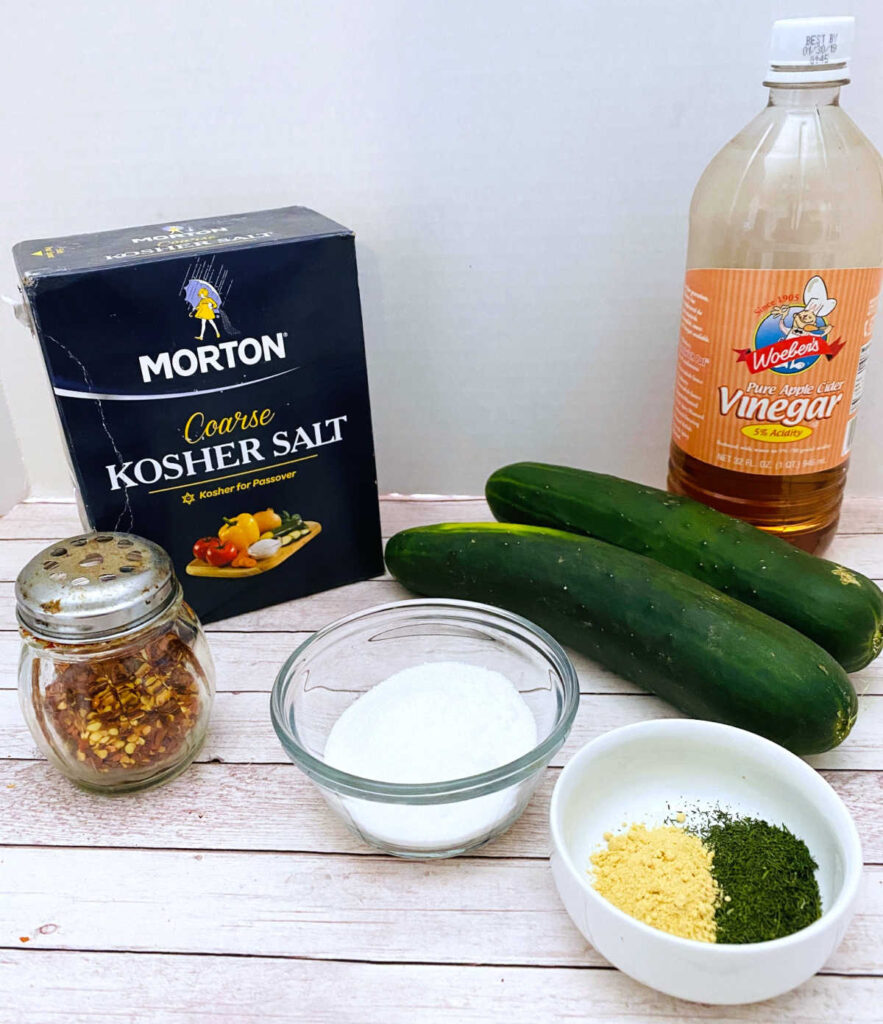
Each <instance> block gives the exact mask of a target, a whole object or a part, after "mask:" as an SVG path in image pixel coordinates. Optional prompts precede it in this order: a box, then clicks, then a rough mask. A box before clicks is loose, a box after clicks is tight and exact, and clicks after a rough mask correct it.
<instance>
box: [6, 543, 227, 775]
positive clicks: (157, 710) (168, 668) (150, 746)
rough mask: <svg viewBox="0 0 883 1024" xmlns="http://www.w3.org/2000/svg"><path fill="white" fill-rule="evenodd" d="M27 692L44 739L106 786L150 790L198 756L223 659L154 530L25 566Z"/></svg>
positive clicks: (19, 585) (22, 682) (28, 717)
mask: <svg viewBox="0 0 883 1024" xmlns="http://www.w3.org/2000/svg"><path fill="white" fill-rule="evenodd" d="M15 600H16V614H17V617H18V622H19V625H20V632H21V637H22V647H21V658H20V661H19V677H18V678H19V682H18V689H19V699H20V701H21V707H22V712H23V714H24V717H25V721H26V722H27V725H28V728H29V729H30V731H31V734H32V735H33V737H34V739H35V741H36V743H37V746H38V747H39V748H40V750H41V751H42V752H43V753H44V754H45V755H46V756H47V757H48V759H49V760H50V761H51V762H52V764H54V765H55V766H56V767H57V768H58V769H59V770H60V771H61V772H63V773H64V774H65V775H66V776H67V777H68V778H69V779H71V780H72V781H73V782H75V783H77V784H78V785H80V786H82V787H84V788H86V789H90V790H93V791H96V792H102V793H122V792H130V791H132V790H136V789H144V788H146V787H147V786H154V785H157V784H159V783H161V782H166V781H167V780H169V779H171V778H173V777H174V776H175V775H177V774H178V773H179V772H180V771H182V770H183V769H184V768H186V767H187V765H189V764H190V763H191V761H192V760H193V758H194V757H195V756H196V753H197V751H198V750H199V748H200V746H201V745H202V741H203V740H204V738H205V733H206V728H207V726H208V720H209V715H210V713H211V706H212V701H213V700H214V667H213V665H212V658H211V653H210V652H209V649H208V644H207V643H206V639H205V635H204V634H203V631H202V627H201V626H200V624H199V620H198V619H197V617H196V614H195V613H194V612H193V610H192V609H191V608H190V606H189V605H188V604H187V603H186V602H185V601H184V599H183V596H182V593H181V585H180V584H179V583H178V580H177V578H176V576H175V573H174V570H173V568H172V563H171V560H170V559H169V556H168V555H167V554H166V552H165V551H164V550H163V549H162V548H161V547H159V546H158V545H156V544H153V543H152V542H151V541H148V540H145V539H144V538H143V537H136V536H135V535H133V534H126V533H87V534H83V535H81V536H79V537H71V538H70V539H68V540H65V541H62V542H61V543H59V544H52V545H50V546H49V547H48V548H45V549H44V550H43V551H41V552H40V553H39V554H38V555H36V556H35V557H34V558H32V559H31V561H30V562H28V564H27V565H26V566H25V567H24V569H22V571H21V573H19V576H18V580H17V581H16V584H15Z"/></svg>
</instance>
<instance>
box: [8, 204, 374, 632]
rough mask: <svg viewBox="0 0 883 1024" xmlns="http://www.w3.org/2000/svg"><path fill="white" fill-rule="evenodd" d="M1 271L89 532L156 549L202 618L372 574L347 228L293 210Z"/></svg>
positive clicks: (126, 240) (85, 240) (355, 293)
mask: <svg viewBox="0 0 883 1024" xmlns="http://www.w3.org/2000/svg"><path fill="white" fill-rule="evenodd" d="M14 255H15V261H16V265H17V267H18V272H19V276H20V278H21V289H22V293H23V295H24V299H25V308H26V312H27V314H28V315H29V318H30V322H31V326H32V328H33V331H34V333H35V334H36V336H37V338H38V339H39V342H40V345H41V347H42V350H43V357H44V359H45V362H46V367H47V369H48V373H49V381H50V385H51V387H52V391H53V393H54V397H55V402H56V406H57V409H58V415H59V418H60V421H61V426H62V429H63V431H64V435H65V438H66V440H67V446H68V451H69V456H70V463H71V468H72V471H73V474H74V477H75V482H76V486H77V491H78V495H79V499H80V504H81V511H82V513H83V516H84V519H85V520H86V521H87V523H88V525H89V526H90V527H91V528H93V529H96V530H124V531H129V532H132V533H136V534H141V535H142V536H144V537H147V538H149V539H150V540H153V541H156V542H157V543H158V544H161V545H162V546H163V547H164V548H165V549H166V550H167V551H168V552H169V554H170V555H171V557H172V559H173V561H174V564H175V569H176V572H177V574H178V578H179V579H180V580H181V582H182V584H183V587H184V593H185V596H186V598H187V600H188V601H189V602H190V603H191V604H192V605H193V607H194V608H195V609H196V611H197V612H198V614H199V615H200V617H201V618H202V619H203V620H204V621H212V620H214V619H221V618H226V617H228V616H231V615H237V614H240V613H242V612H246V611H250V610H253V609H255V608H260V607H262V606H264V605H270V604H275V603H277V602H280V601H285V600H288V599H289V598H294V597H299V596H302V595H304V594H309V593H313V592H315V591H318V590H324V589H327V588H329V587H336V586H339V585H341V584H344V583H350V582H353V581H356V580H361V579H366V578H368V577H371V576H375V575H377V574H378V573H381V572H382V571H383V561H382V553H381V542H380V524H379V513H378V504H377V484H376V476H375V469H374V446H373V440H372V432H371V413H370V406H369V400H368V381H367V375H366V370H365V350H364V341H363V336H362V317H361V309H360V305H359V286H358V279H357V275H356V256H355V242H354V237H353V234H352V232H351V231H349V230H347V229H346V228H344V227H341V226H340V225H339V224H335V223H334V222H333V221H331V220H328V219H327V218H325V217H322V216H320V215H319V214H317V213H314V212H313V211H312V210H308V209H305V208H303V207H291V208H288V209H282V210H268V211H264V212H260V213H248V214H242V215H237V216H227V217H218V218H214V219H207V220H195V221H189V222H181V223H176V224H160V225H150V226H148V227H140V228H129V229H125V230H121V231H105V232H101V233H98V234H89V235H75V236H72V237H67V238H41V239H38V240H35V241H30V242H22V243H20V244H19V245H17V246H15V249H14ZM133 564H134V568H133V570H132V571H137V564H136V563H134V562H133Z"/></svg>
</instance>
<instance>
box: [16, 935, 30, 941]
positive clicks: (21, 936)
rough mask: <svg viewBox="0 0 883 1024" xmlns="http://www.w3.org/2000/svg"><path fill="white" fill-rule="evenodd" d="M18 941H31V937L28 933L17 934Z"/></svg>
mask: <svg viewBox="0 0 883 1024" xmlns="http://www.w3.org/2000/svg"><path fill="white" fill-rule="evenodd" d="M18 941H19V942H30V941H31V937H30V935H19V937H18Z"/></svg>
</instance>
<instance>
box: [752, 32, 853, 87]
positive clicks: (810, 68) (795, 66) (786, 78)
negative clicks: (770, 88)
mask: <svg viewBox="0 0 883 1024" xmlns="http://www.w3.org/2000/svg"><path fill="white" fill-rule="evenodd" d="M854 35H855V18H851V17H838V18H784V19H783V20H781V21H776V22H774V23H773V34H772V39H771V40H770V70H769V73H768V75H767V79H766V81H767V83H772V84H775V83H779V82H780V83H783V84H788V83H794V84H801V83H807V84H811V85H820V84H822V83H823V82H848V81H849V58H850V56H851V53H852V40H853V36H854ZM765 84H766V83H765Z"/></svg>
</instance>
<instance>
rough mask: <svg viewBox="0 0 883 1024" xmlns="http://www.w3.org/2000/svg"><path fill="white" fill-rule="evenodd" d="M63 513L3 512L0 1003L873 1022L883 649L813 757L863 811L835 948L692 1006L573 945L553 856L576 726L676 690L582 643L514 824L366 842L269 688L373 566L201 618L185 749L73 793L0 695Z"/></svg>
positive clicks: (5, 1021)
mask: <svg viewBox="0 0 883 1024" xmlns="http://www.w3.org/2000/svg"><path fill="white" fill-rule="evenodd" d="M488 518H490V516H489V514H488V511H487V507H486V506H485V504H484V502H483V501H481V500H479V499H455V500H414V499H411V500H407V499H401V498H391V499H386V500H384V502H383V525H384V535H385V536H389V535H390V534H391V533H394V532H395V531H396V530H398V529H400V528H402V527H405V526H412V525H416V524H418V523H429V522H438V521H442V520H464V521H468V520H482V519H488ZM79 529H80V527H79V524H78V521H77V518H76V514H75V511H74V508H73V506H72V505H69V504H38V503H31V502H26V503H24V504H22V505H19V506H17V507H16V508H15V509H13V511H12V512H10V513H9V514H8V515H7V516H5V517H3V518H2V519H0V615H2V619H0V649H2V658H0V776H2V777H0V801H2V805H0V1022H2V1024H50V1022H53V1021H58V1022H64V1024H81V1022H82V1024H94V1022H95V1021H101V1022H102V1024H185V1022H187V1024H191V1022H199V1024H214V1022H219V1024H251V1022H254V1024H266V1022H268V1021H271V1022H272V1021H275V1022H291V1021H298V1022H304V1024H320V1022H333V1024H342V1022H354V1024H355V1022H358V1024H370V1022H378V1024H423V1022H432V1021H436V1020H444V1021H449V1022H460V1021H464V1022H473V1024H474V1022H484V1021H501V1022H505V1024H521V1022H524V1024H547V1022H551V1021H556V1020H569V1019H574V1020H580V1021H604V1022H605V1024H611V1022H617V1021H631V1022H640V1024H649V1022H661V1021H665V1022H666V1024H673V1022H678V1021H687V1020H719V1021H759V1022H764V1024H771V1022H773V1021H775V1022H777V1024H778V1022H780V1021H813V1022H824V1024H829V1022H834V1021H839V1022H845V1021H880V1020H883V799H881V798H883V658H881V659H880V662H878V664H877V666H876V667H875V666H872V667H870V668H869V669H866V670H865V671H864V672H862V673H860V674H859V675H857V676H855V677H854V678H855V682H856V685H857V689H858V690H859V692H860V694H862V696H861V701H860V704H861V710H860V713H859V719H858V724H857V725H856V727H855V729H854V730H853V733H852V735H851V736H850V737H849V738H848V739H847V741H846V742H845V743H844V744H843V745H842V746H841V747H840V748H838V749H837V750H835V751H831V752H829V753H827V754H823V755H821V756H819V757H816V758H813V759H811V760H812V762H813V763H814V764H815V765H816V767H818V768H819V769H820V770H821V771H822V773H823V774H824V776H825V778H827V779H828V780H829V782H830V783H831V784H832V785H833V786H834V788H835V789H836V790H837V792H838V793H839V794H840V795H841V796H842V797H843V799H844V800H845V801H846V803H847V805H848V806H849V808H850V809H851V811H852V813H853V815H854V816H855V819H856V821H857V823H858V827H859V832H860V833H861V837H862V843H863V845H864V851H865V859H866V862H867V867H866V873H865V879H864V890H863V893H862V899H861V905H860V909H859V912H858V914H857V916H856V919H855V921H854V923H853V925H852V927H851V928H850V929H849V932H848V934H847V937H846V939H845V941H844V943H843V945H842V946H841V948H840V949H839V950H838V952H837V953H836V954H835V955H834V956H833V957H832V959H831V961H830V963H829V964H828V965H827V966H826V968H825V970H824V972H823V973H822V974H820V975H818V976H817V977H816V978H814V979H813V980H811V981H810V982H809V983H808V984H806V985H804V986H803V987H802V988H801V989H799V990H798V991H796V992H794V993H791V994H790V995H787V996H785V997H783V998H781V999H779V1000H776V1001H775V1002H773V1003H765V1004H761V1005H757V1006H747V1007H731V1008H714V1007H706V1006H698V1005H693V1004H689V1003H682V1002H679V1001H677V1000H674V999H670V998H667V997H665V996H660V995H658V994H656V993H655V992H653V991H651V990H650V989H647V988H644V987H643V986H641V985H639V984H637V983H635V982H633V981H631V980H630V979H629V978H627V977H625V976H624V975H622V974H620V973H619V972H618V971H616V970H613V969H612V968H610V967H609V966H608V965H607V964H606V963H605V962H604V961H603V960H602V959H601V958H600V957H599V956H598V955H597V954H596V953H595V952H594V951H593V950H592V949H591V948H589V947H587V945H586V943H585V941H584V940H583V938H582V936H581V935H580V933H579V932H578V931H577V930H576V928H574V927H573V925H572V924H571V923H570V920H569V919H568V917H567V915H566V914H565V912H564V910H563V909H562V907H561V905H560V904H559V901H558V898H557V895H556V893H555V890H554V887H553V884H552V878H551V875H550V872H549V867H548V861H547V857H548V853H549V842H548V835H547V828H546V815H547V806H548V799H549V794H550V792H551V789H552V785H553V784H554V782H555V779H556V778H557V776H558V772H559V771H560V767H561V765H562V764H563V763H564V762H565V761H566V760H567V759H568V758H569V756H570V755H571V753H572V752H573V751H574V750H576V749H577V748H578V747H579V746H580V745H582V744H583V743H585V742H586V740H588V739H589V738H591V737H593V736H597V735H599V734H601V733H603V732H605V731H606V730H608V729H611V728H613V727H614V726H618V725H623V724H625V723H627V722H634V721H638V720H641V719H646V718H656V717H661V716H669V717H671V716H674V715H675V712H673V711H672V709H671V708H669V707H668V706H667V705H665V704H664V703H662V702H661V701H659V700H657V699H656V698H654V697H651V696H648V695H645V694H643V693H641V692H640V691H639V690H638V689H637V688H636V687H634V686H632V685H631V684H629V683H626V682H623V681H622V680H620V679H618V678H616V677H614V676H611V675H609V674H606V673H604V672H602V671H601V670H599V669H597V668H596V667H594V666H593V665H591V663H589V662H587V661H586V660H585V659H584V658H580V657H578V656H577V657H576V658H575V661H576V664H577V667H578V669H579V671H580V678H581V688H582V702H581V707H580V711H579V715H578V717H577V719H576V724H575V726H574V729H573V732H572V734H571V737H570V739H569V741H568V742H567V744H566V746H565V747H564V749H563V750H562V751H561V752H560V753H559V755H558V756H557V757H556V758H555V760H554V764H553V766H552V767H551V768H550V769H549V770H548V772H547V774H546V778H545V780H544V782H543V784H542V786H541V788H540V790H539V792H538V794H537V796H536V797H535V798H534V800H533V802H532V804H531V805H530V807H529V808H528V810H527V812H526V813H525V815H524V817H523V818H522V819H521V821H520V822H519V823H518V824H517V825H516V826H515V827H514V828H513V829H512V830H511V831H510V832H509V833H508V834H507V835H505V836H503V837H501V838H500V839H498V840H497V841H496V842H494V843H492V844H491V845H489V846H487V847H485V848H484V849H482V850H479V851H477V852H476V853H475V854H474V855H472V856H468V857H463V858H460V859H457V860H450V861H442V862H438V863H429V862H404V861H400V860H394V859H392V858H387V857H382V856H378V855H376V854H374V853H372V851H371V850H370V849H369V848H367V847H365V846H363V845H361V844H360V843H359V842H358V841H357V840H355V839H354V838H353V837H352V836H350V835H349V834H348V833H347V832H346V831H345V830H344V829H343V827H342V826H340V825H339V824H338V823H337V822H336V820H335V819H334V818H332V817H331V814H330V812H329V811H328V810H327V809H326V807H325V805H324V803H323V802H322V800H321V798H320V797H319V796H318V795H317V793H316V792H315V790H314V789H313V787H312V785H311V784H310V783H309V782H308V781H307V779H306V778H305V777H304V776H303V775H301V773H300V772H299V771H298V770H297V769H296V768H295V767H294V766H293V765H292V764H290V763H289V762H288V761H287V760H286V759H285V757H284V755H283V753H282V750H281V748H280V746H279V744H278V742H277V740H276V737H275V735H274V733H273V729H272V727H271V725H270V718H269V711H268V700H267V694H268V692H269V690H270V687H271V685H272V682H273V678H274V676H275V673H276V671H277V669H278V668H279V666H280V664H281V663H282V661H283V659H284V658H285V657H286V656H287V655H288V654H289V653H290V651H291V650H292V649H293V647H294V646H295V645H296V644H297V643H299V642H300V641H301V640H302V639H303V638H304V637H305V636H307V635H308V634H309V633H310V632H311V631H313V630H315V629H317V628H318V627H320V626H323V625H325V624H326V623H328V622H329V621H331V620H332V619H334V618H337V617H338V616H340V615H344V614H346V613H349V612H353V611H356V610H357V609H360V608H366V607H369V606H370V605H373V604H377V603H379V602H382V601H390V600H395V599H398V598H401V597H406V596H408V595H407V594H406V592H405V591H404V590H403V589H402V588H400V587H399V586H398V584H396V583H395V582H393V581H392V580H391V579H389V577H386V578H382V579H377V580H372V581H370V582H367V583H362V584H358V585H355V586H350V587H343V588H341V589H339V590H334V591H329V592H327V593H324V594H319V595H317V596H315V597H311V598H305V599H302V600H300V601H294V602H291V603H289V604H286V605H279V606H276V607H273V608H266V609H264V610H262V611H260V612H256V613H251V614H248V615H242V616H240V617H239V618H236V619H229V620H227V621H225V622H222V623H217V624H212V625H211V626H209V627H208V629H209V639H210V642H211V645H212V648H213V651H214V656H215V662H216V665H217V670H218V695H217V700H216V704H215V711H214V717H213V721H212V726H211V730H210V733H209V737H208V740H207V743H206V745H205V747H204V748H203V752H202V754H201V756H200V758H199V762H198V763H197V764H195V765H193V766H192V767H191V768H190V769H189V770H188V771H187V772H185V773H184V774H183V775H182V776H181V777H179V778H178V779H176V780H175V781H173V782H172V783H170V784H169V785H167V786H165V787H162V788H160V789H157V790H155V791H152V792H147V793H143V794H138V795H134V796H128V797H119V798H101V797H95V796H90V795H88V794H86V793H83V792H81V791H79V790H77V789H75V788H74V787H73V786H71V785H70V784H68V783H67V782H66V781H65V780H64V779H63V778H61V777H60V776H59V775H58V774H57V773H56V772H55V771H53V770H52V769H50V768H49V767H48V765H47V764H46V762H45V761H43V760H42V759H41V758H40V757H39V756H38V754H37V752H36V750H35V747H34V744H33V742H32V741H31V737H30V735H29V734H28V732H27V730H26V729H25V726H24V724H23V722H22V719H21V716H20V714H19V709H18V703H17V696H16V659H17V653H18V636H17V633H16V631H15V620H14V608H13V583H12V581H13V580H14V579H15V576H16V574H17V572H18V570H19V569H20V567H21V566H22V565H23V564H24V563H25V561H27V559H29V558H30V557H31V556H32V555H33V554H34V553H35V552H36V551H38V550H39V549H40V548H41V547H43V546H44V545H45V544H46V543H47V542H48V541H50V540H55V539H57V538H61V537H64V536H69V535H70V534H72V533H75V532H78V531H79ZM831 557H834V558H836V559H838V560H840V561H843V562H845V563H846V564H847V565H850V566H853V567H855V568H857V569H859V570H861V571H862V572H864V573H866V574H867V575H869V576H871V577H874V578H877V579H880V578H883V499H881V500H879V501H876V500H869V499H860V500H854V501H852V502H850V503H848V504H847V506H846V508H845V511H844V516H843V520H842V534H841V535H840V536H838V537H837V539H836V541H835V543H834V545H833V547H832V550H831Z"/></svg>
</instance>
